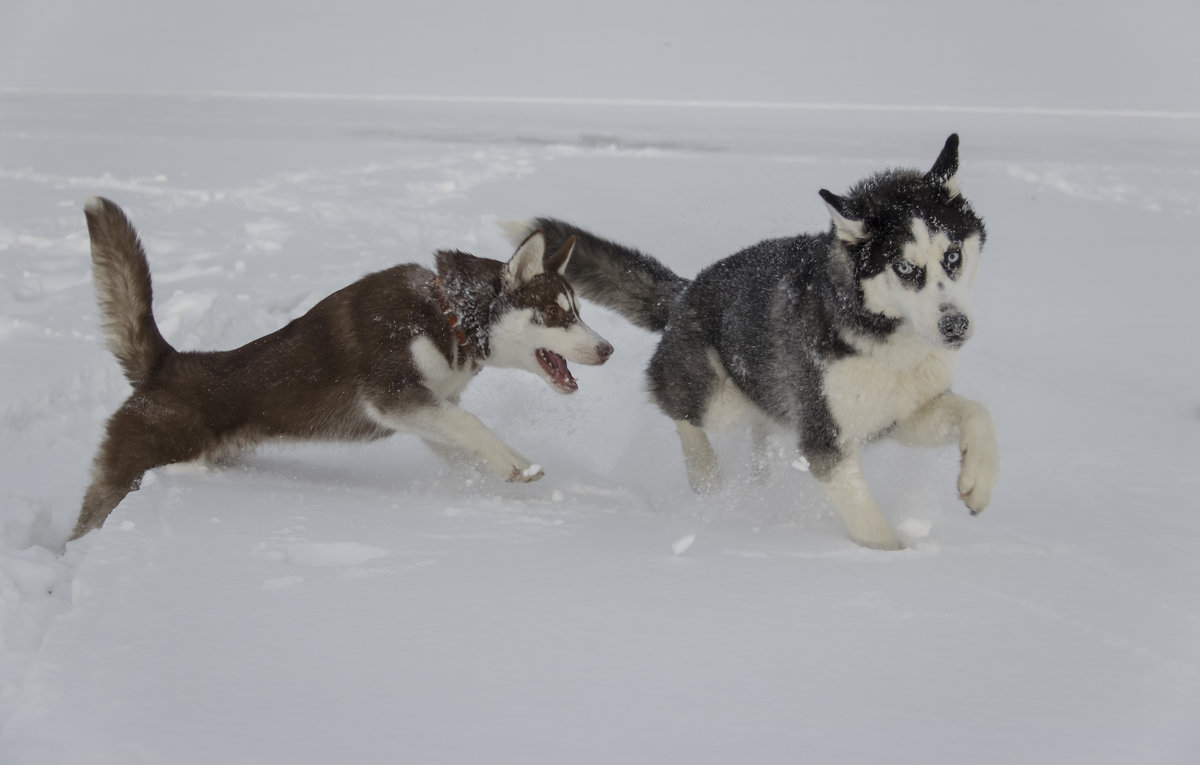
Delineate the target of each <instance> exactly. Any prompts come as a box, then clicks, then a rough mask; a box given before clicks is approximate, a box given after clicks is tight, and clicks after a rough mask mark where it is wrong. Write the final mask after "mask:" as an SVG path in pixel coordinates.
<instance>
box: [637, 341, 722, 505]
mask: <svg viewBox="0 0 1200 765" xmlns="http://www.w3.org/2000/svg"><path fill="white" fill-rule="evenodd" d="M680 325H683V326H684V327H686V329H677V328H676V327H678V326H680ZM646 375H647V378H648V383H649V388H650V395H651V397H653V399H654V401H655V403H657V404H658V406H659V408H660V409H662V410H663V412H665V413H666V414H667V415H668V416H669V417H671V419H673V420H675V430H676V432H677V433H678V434H679V445H680V447H682V449H683V464H684V467H685V468H687V476H688V484H690V485H691V487H692V490H693V491H695V492H696V493H697V494H711V493H713V492H715V491H717V490H718V489H720V488H721V473H720V466H719V465H718V463H717V454H716V452H714V451H713V448H712V444H710V443H709V440H708V435H707V434H706V433H705V432H704V430H703V424H704V415H705V413H706V412H707V411H708V406H709V403H710V401H711V399H712V394H713V388H714V386H715V385H716V383H717V374H716V371H715V370H714V369H713V366H712V361H711V360H710V359H709V355H708V343H707V342H706V341H705V338H704V336H703V333H702V332H701V331H700V330H699V329H697V328H696V327H695V325H694V324H693V323H691V322H687V321H681V322H680V323H679V324H678V325H674V326H672V327H670V328H669V329H668V330H667V332H666V333H665V334H664V335H663V339H662V342H660V343H659V344H658V348H657V350H655V352H654V356H653V357H651V359H650V365H649V368H648V369H647V371H646Z"/></svg>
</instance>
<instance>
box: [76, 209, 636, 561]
mask: <svg viewBox="0 0 1200 765" xmlns="http://www.w3.org/2000/svg"><path fill="white" fill-rule="evenodd" d="M84 212H85V214H86V216H87V224H88V233H89V235H90V237H91V246H92V264H93V270H94V279H95V285H96V295H97V301H98V303H99V306H100V313H101V317H102V322H103V329H104V335H105V338H106V341H107V345H108V348H109V350H110V351H112V353H113V355H115V356H116V357H117V360H118V362H120V364H121V368H122V369H123V370H124V372H125V376H126V377H127V378H128V379H129V382H130V384H132V385H133V393H132V394H131V395H130V396H129V398H128V399H127V400H126V401H125V403H124V404H122V405H121V407H120V408H119V409H118V410H117V411H116V413H114V414H113V416H112V417H111V418H110V419H109V421H108V425H107V428H106V432H105V435H104V440H103V442H102V443H101V445H100V449H99V451H98V452H97V454H96V457H95V463H94V466H93V475H92V482H91V485H90V486H89V487H88V489H87V492H86V494H85V495H84V499H83V507H82V509H81V511H80V514H79V519H78V522H77V523H76V525H75V528H74V531H73V532H72V535H71V538H72V539H74V538H77V537H80V536H82V535H83V534H86V533H87V532H88V531H90V530H92V529H94V528H97V527H99V526H100V525H102V524H103V523H104V520H105V519H106V518H107V517H108V515H109V513H110V512H111V511H112V509H113V508H114V507H116V505H117V504H118V503H119V502H120V501H121V500H122V499H123V498H124V497H125V495H126V494H127V493H129V492H130V491H132V490H134V489H136V488H137V487H138V484H139V483H140V481H141V478H142V475H143V474H144V473H145V471H146V470H149V469H151V468H154V467H157V466H160V465H167V464H171V463H176V462H186V461H190V460H195V459H200V458H219V457H221V456H224V455H226V454H228V453H230V452H231V451H236V450H238V449H241V448H244V447H248V446H253V445H254V444H256V443H258V442H261V441H264V440H268V439H326V440H348V441H366V440H372V439H376V438H382V437H384V436H388V435H391V434H392V433H394V432H396V431H403V432H408V433H413V434H416V435H418V436H420V437H422V438H423V439H425V440H426V442H427V443H429V444H430V445H431V446H433V447H434V448H435V449H437V450H438V451H439V452H443V453H445V452H454V451H457V450H461V451H463V452H467V453H470V454H473V455H475V456H476V457H478V458H480V459H482V460H483V461H484V462H485V463H486V464H487V466H488V467H489V468H490V469H491V470H492V471H493V472H494V473H496V474H497V475H498V476H500V477H501V478H503V479H505V480H508V481H532V480H537V479H538V478H540V477H541V476H542V473H541V470H540V468H538V467H537V466H536V465H532V464H531V463H530V462H529V461H528V460H526V459H525V458H524V457H522V456H521V455H520V454H518V453H517V452H516V451H514V450H513V449H512V448H510V447H509V446H507V445H506V444H504V443H503V442H502V441H500V439H499V438H497V437H496V436H495V435H494V434H493V433H492V432H491V431H490V430H488V428H487V427H486V426H484V424H483V423H482V422H480V421H479V419H477V418H476V417H475V416H474V415H471V414H469V413H468V412H466V411H465V410H463V409H461V408H459V407H458V405H457V402H458V398H459V395H460V394H461V393H462V391H463V389H464V388H465V387H466V385H467V383H468V382H469V381H470V380H471V378H473V377H474V376H475V375H476V374H477V373H478V372H479V371H480V369H481V368H482V367H483V366H485V365H496V366H506V367H516V368H523V369H527V370H529V371H531V372H534V373H536V374H538V375H540V376H541V377H542V378H543V379H545V380H546V381H547V382H548V383H549V384H550V385H551V386H552V387H553V388H555V389H556V390H558V391H560V392H564V393H570V392H572V391H574V390H575V389H576V387H577V384H576V382H575V379H574V378H573V377H572V376H571V373H570V371H569V370H568V368H567V364H566V360H567V359H569V360H571V361H577V362H579V363H582V364H601V363H603V362H604V361H605V360H606V359H607V358H608V356H609V355H610V354H611V353H612V346H611V345H609V344H608V343H607V342H606V341H605V340H604V339H603V338H601V337H600V336H599V335H597V334H596V333H595V332H593V331H592V330H591V329H589V328H588V327H587V325H585V324H584V323H583V321H582V320H581V319H580V318H579V312H578V308H577V305H576V302H575V297H574V293H573V292H572V290H571V287H570V285H569V284H568V283H567V281H566V279H565V278H563V276H562V271H563V270H564V268H565V267H566V264H567V261H568V259H569V258H570V255H571V250H572V247H573V242H572V243H567V244H566V245H564V246H563V247H562V248H560V249H559V250H558V251H557V252H555V253H553V254H552V255H549V256H546V254H545V239H544V237H543V236H542V234H541V233H540V232H535V233H534V234H532V235H531V236H530V237H529V238H528V239H526V240H525V241H524V242H523V243H522V244H521V246H520V247H518V248H517V251H516V254H514V255H513V257H512V259H511V260H509V261H508V262H507V263H503V262H500V261H497V260H488V259H484V258H477V257H475V256H473V255H468V254H466V253H463V252H449V251H443V252H439V253H437V271H436V273H435V272H434V271H431V270H430V269H427V268H424V267H422V266H419V265H415V264H408V265H401V266H396V267H394V268H390V269H387V270H385V271H380V272H378V273H374V274H370V275H368V276H365V277H363V278H362V279H360V280H358V281H357V282H354V283H353V284H351V285H350V286H348V287H345V288H343V289H341V290H339V291H337V292H335V293H333V294H332V295H330V296H329V297H327V298H325V299H324V300H322V301H321V302H319V303H317V305H315V306H314V307H313V308H312V309H311V310H310V311H309V312H308V313H306V314H304V315H303V316H301V317H300V318H298V319H296V320H294V321H292V322H291V323H289V324H288V325H287V326H285V327H283V328H281V329H279V330H278V331H276V332H272V333H271V334H269V335H266V336H264V337H261V338H259V339H257V340H254V341H253V342H250V343H247V344H246V345H244V346H242V347H241V348H237V349H234V350H231V351H211V352H192V351H184V352H181V351H176V350H175V349H174V348H172V347H171V345H170V344H169V343H168V342H167V341H166V340H165V339H163V336H162V334H161V333H160V332H159V330H158V326H157V325H156V324H155V321H154V315H153V313H152V310H151V303H152V294H151V283H150V268H149V265H148V263H147V261H146V256H145V253H144V251H143V249H142V245H141V242H140V241H139V240H138V236H137V232H136V231H135V230H134V228H133V226H132V225H131V224H130V222H129V220H128V219H127V218H126V217H125V214H124V213H123V212H122V211H121V209H120V208H119V207H117V205H115V204H113V203H112V202H110V201H108V200H106V199H100V198H95V197H94V198H92V199H90V200H88V202H87V204H86V205H85V208H84ZM564 357H565V358H564Z"/></svg>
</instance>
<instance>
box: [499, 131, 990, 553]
mask: <svg viewBox="0 0 1200 765" xmlns="http://www.w3.org/2000/svg"><path fill="white" fill-rule="evenodd" d="M820 194H821V197H822V198H823V199H824V200H825V203H826V205H827V206H828V208H829V212H830V215H831V216H832V218H833V223H832V225H831V226H830V228H829V230H828V231H827V232H825V233H823V234H801V235H799V236H794V237H789V238H784V239H770V240H767V241H764V242H760V243H758V244H756V245H754V246H752V247H749V248H747V249H745V250H742V251H741V252H739V253H737V254H735V255H731V256H730V257H727V258H725V259H724V260H720V261H718V262H717V263H715V264H713V265H712V266H710V267H708V268H706V269H704V270H703V271H701V272H700V274H699V275H698V276H697V277H696V278H695V279H694V280H688V279H684V278H682V277H680V276H678V275H676V274H674V273H672V272H671V271H670V270H669V269H668V268H667V267H666V266H664V265H662V264H661V263H660V262H658V261H657V260H655V259H653V258H651V257H649V256H647V255H644V254H642V253H640V252H638V251H636V250H633V249H630V248H627V247H623V246H621V245H618V244H615V243H613V242H610V241H607V240H604V239H601V238H599V237H596V236H593V235H592V234H589V233H587V232H585V231H582V230H580V229H578V228H575V227H574V226H571V225H569V224H566V223H562V222H560V221H557V220H553V219H545V218H543V219H537V220H530V221H516V222H512V223H508V224H506V225H505V227H506V229H507V230H508V233H509V235H510V236H513V237H516V238H517V239H520V238H522V237H524V236H526V235H527V234H528V232H529V231H531V230H534V229H538V230H542V231H544V232H545V235H546V237H547V242H548V246H550V247H553V246H555V245H556V244H558V243H560V242H564V241H567V240H568V239H569V238H571V237H574V238H575V239H576V241H577V246H576V250H575V256H574V257H573V258H572V259H571V262H570V265H569V266H568V268H567V270H566V274H567V277H568V278H569V279H570V280H571V282H572V284H574V286H575V288H576V289H577V290H579V293H580V294H581V295H582V296H583V297H585V298H589V299H592V300H595V301H596V302H598V303H601V304H602V305H606V306H608V307H610V308H613V309H614V310H616V311H618V312H620V313H621V314H623V315H624V316H626V317H627V318H628V319H629V320H630V321H632V322H634V323H635V324H637V325H639V326H642V327H645V328H646V329H649V330H653V331H656V332H661V333H662V340H661V341H660V343H659V344H658V348H657V350H656V351H655V353H654V355H653V357H652V358H651V360H650V366H649V369H648V371H647V377H648V383H649V390H650V394H651V396H652V397H653V399H654V401H655V402H656V403H657V404H658V405H659V407H660V408H661V409H662V410H663V411H664V412H665V413H666V414H667V415H668V416H670V417H671V418H672V419H674V420H675V423H676V427H677V429H678V433H679V440H680V442H681V444H682V447H683V457H684V464H685V466H686V468H687V474H688V480H689V482H690V483H691V486H692V488H693V489H695V490H696V491H698V492H708V491H712V490H714V489H715V488H717V487H718V486H719V481H720V478H719V472H718V468H717V461H716V455H715V454H714V452H713V449H712V447H711V446H710V444H709V440H708V436H707V434H706V432H705V431H706V430H710V429H711V428H713V427H714V426H716V425H717V424H718V423H720V422H722V421H727V420H728V419H729V416H730V414H731V409H733V410H735V411H734V412H732V413H736V411H737V410H743V411H745V412H746V413H748V414H750V415H752V418H753V419H752V422H754V425H755V427H754V428H753V432H754V433H755V438H754V442H755V444H756V449H755V451H756V452H757V453H758V454H757V455H756V459H755V464H756V465H762V464H763V459H764V456H763V455H764V453H765V447H764V444H765V441H766V435H767V426H769V425H770V424H771V423H774V424H776V425H782V426H784V427H786V428H788V429H790V430H791V432H793V433H795V434H796V437H797V438H798V444H799V449H800V451H801V453H802V454H803V456H804V457H805V458H806V460H807V461H808V464H809V465H810V466H811V470H812V472H813V474H814V475H815V476H816V477H817V478H818V479H820V481H821V482H822V483H823V484H824V486H825V488H826V490H827V491H828V494H829V496H830V498H831V500H832V502H833V504H834V505H835V506H836V507H837V509H838V511H839V513H840V514H841V516H842V519H843V521H844V522H845V525H846V529H847V531H848V533H849V535H850V537H851V538H853V539H854V540H855V541H856V542H858V543H859V544H861V545H865V546H868V547H875V548H882V549H895V548H897V547H899V546H900V543H899V541H898V540H897V538H896V535H895V534H894V533H893V532H892V530H891V528H889V526H888V524H887V522H886V521H885V520H884V518H883V516H882V515H881V514H880V512H879V508H878V506H877V505H876V504H875V500H874V499H872V497H871V493H870V491H869V490H868V488H867V484H866V483H865V481H864V479H863V475H862V472H861V470H860V467H859V457H858V452H859V448H860V447H861V446H862V445H863V444H864V443H865V442H867V441H870V440H871V439H874V438H877V437H880V436H883V435H889V436H891V437H893V438H896V439H898V440H900V441H901V442H903V443H906V444H924V445H935V444H942V443H948V442H955V441H956V442H957V443H958V445H959V448H960V449H961V450H962V466H961V470H960V472H959V476H958V492H959V495H960V497H961V498H962V499H963V501H964V502H965V503H966V505H967V507H969V508H970V509H971V511H972V513H978V512H980V511H981V510H983V509H984V508H985V507H987V505H988V502H989V501H990V499H991V496H992V489H993V487H994V486H995V484H996V478H997V472H998V463H999V448H998V446H997V444H996V435H995V430H994V428H993V425H992V419H991V416H990V415H989V414H988V411H987V409H986V408H984V406H983V405H982V404H980V403H978V402H975V401H971V400H969V399H966V398H963V397H962V396H959V395H957V394H955V393H952V392H951V391H950V385H951V383H952V382H953V379H954V371H955V363H956V355H957V351H958V350H959V348H961V347H962V345H963V343H965V342H966V341H967V340H968V339H969V338H970V337H971V334H972V332H973V331H974V328H975V327H974V321H973V319H972V315H971V309H970V305H969V303H968V301H967V296H968V292H969V291H970V289H971V286H972V285H973V284H974V283H975V277H976V274H977V272H978V269H979V263H980V251H981V249H982V247H983V243H984V239H985V232H984V226H983V221H982V220H981V219H980V218H979V217H978V216H977V215H976V214H975V212H974V211H973V210H972V209H971V206H970V205H969V204H968V203H967V201H966V199H964V198H963V196H962V194H961V192H960V189H959V175H958V136H957V135H952V136H950V138H949V139H948V140H947V141H946V144H945V148H943V149H942V152H941V154H940V155H939V156H938V158H937V161H936V162H934V164H933V168H932V169H931V170H930V171H929V172H927V173H921V172H919V171H915V170H889V171H885V172H881V173H878V174H876V175H874V176H871V177H870V178H867V179H866V180H864V181H862V182H860V183H859V184H858V185H856V186H854V187H853V188H852V189H851V190H850V191H849V193H847V194H846V195H845V196H838V195H837V194H833V193H831V192H829V191H826V190H824V189H822V190H821V192H820Z"/></svg>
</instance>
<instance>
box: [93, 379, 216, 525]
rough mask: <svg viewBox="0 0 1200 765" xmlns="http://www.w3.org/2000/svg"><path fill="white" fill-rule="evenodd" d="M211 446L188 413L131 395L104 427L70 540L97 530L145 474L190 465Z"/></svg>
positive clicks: (204, 432) (206, 434)
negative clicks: (154, 470)
mask: <svg viewBox="0 0 1200 765" xmlns="http://www.w3.org/2000/svg"><path fill="white" fill-rule="evenodd" d="M212 441H213V439H212V436H211V434H210V433H209V431H208V429H207V428H205V427H204V426H203V424H202V423H200V422H198V418H196V417H195V416H194V415H192V413H190V412H188V411H183V410H181V409H180V408H179V407H178V406H177V405H172V404H165V405H164V404H163V403H162V402H155V401H152V400H150V399H148V398H146V397H142V396H140V395H139V394H136V393H135V394H134V395H133V396H131V397H130V398H129V400H128V401H126V402H125V403H124V404H123V405H122V406H121V408H120V409H118V410H117V411H116V413H115V414H113V416H112V417H111V418H110V419H109V421H108V427H107V429H106V433H105V435H104V441H103V443H101V444H100V450H99V451H98V452H97V453H96V459H95V462H94V463H93V466H92V483H91V485H90V486H88V489H87V492H85V493H84V495H83V507H82V508H81V509H80V511H79V520H78V521H76V523H75V529H74V531H72V532H71V539H78V538H79V537H81V536H83V535H84V534H86V533H88V532H89V531H91V530H92V529H96V528H99V527H100V526H102V525H103V524H104V521H105V520H106V519H107V518H108V515H109V513H111V512H112V510H113V508H115V507H116V506H117V505H118V504H119V503H120V502H121V500H122V499H124V498H125V495H126V494H128V493H129V492H131V491H135V490H136V489H137V488H138V485H139V484H140V483H141V480H142V475H143V474H144V473H145V472H146V471H147V470H150V469H151V468H155V467H158V466H160V465H170V464H173V463H176V462H187V461H189V460H194V459H196V458H198V457H200V456H201V455H203V454H204V453H205V452H206V450H207V448H208V447H209V446H210V445H211V443H212Z"/></svg>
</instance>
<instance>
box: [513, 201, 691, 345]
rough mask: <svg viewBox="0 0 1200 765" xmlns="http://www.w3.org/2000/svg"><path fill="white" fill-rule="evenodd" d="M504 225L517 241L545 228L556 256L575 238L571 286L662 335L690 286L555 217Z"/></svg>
mask: <svg viewBox="0 0 1200 765" xmlns="http://www.w3.org/2000/svg"><path fill="white" fill-rule="evenodd" d="M501 225H502V226H503V228H504V230H505V232H506V233H507V234H508V236H509V238H510V239H512V240H513V241H514V242H518V243H519V242H521V241H523V240H524V239H525V237H526V236H528V235H529V233H530V232H532V231H536V230H537V229H541V230H542V231H543V233H545V235H546V252H556V251H557V249H558V247H560V246H561V245H562V243H563V242H565V241H566V240H567V239H568V238H570V237H572V236H574V237H575V251H574V253H573V254H572V255H571V260H570V261H569V262H568V263H567V271H566V276H567V279H569V280H570V281H571V286H573V287H574V288H575V289H576V290H577V291H578V292H579V294H580V295H582V296H583V297H585V298H587V299H588V300H594V301H596V302H597V303H599V304H600V305H602V306H606V307H608V308H611V309H613V310H614V311H616V312H618V313H620V314H621V315H622V316H624V317H625V318H627V319H629V320H630V321H631V322H633V323H634V324H636V325H638V326H639V327H643V328H645V329H649V330H652V331H654V332H661V331H662V329H663V327H665V326H666V325H667V319H668V318H669V317H670V312H671V304H672V303H674V302H675V299H676V298H677V297H678V296H679V294H680V293H681V292H683V290H684V289H685V288H686V287H687V286H688V284H690V281H689V280H688V279H684V278H683V277H682V276H679V275H678V274H676V273H675V272H673V271H672V270H671V269H669V268H667V267H666V266H664V265H663V264H662V263H660V262H658V261H657V260H655V259H654V258H652V257H650V256H649V255H646V254H644V253H641V252H638V251H637V250H634V249H631V248H629V247H625V246H622V245H619V244H617V243H616V242H610V241H608V240H607V239H601V238H600V237H598V236H595V235H593V234H589V233H588V232H586V231H584V230H582V229H580V228H576V227H575V226H572V225H571V224H569V223H564V222H562V221H560V220H555V219H554V218H530V219H528V220H517V221H506V222H504V223H502V224H501Z"/></svg>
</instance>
